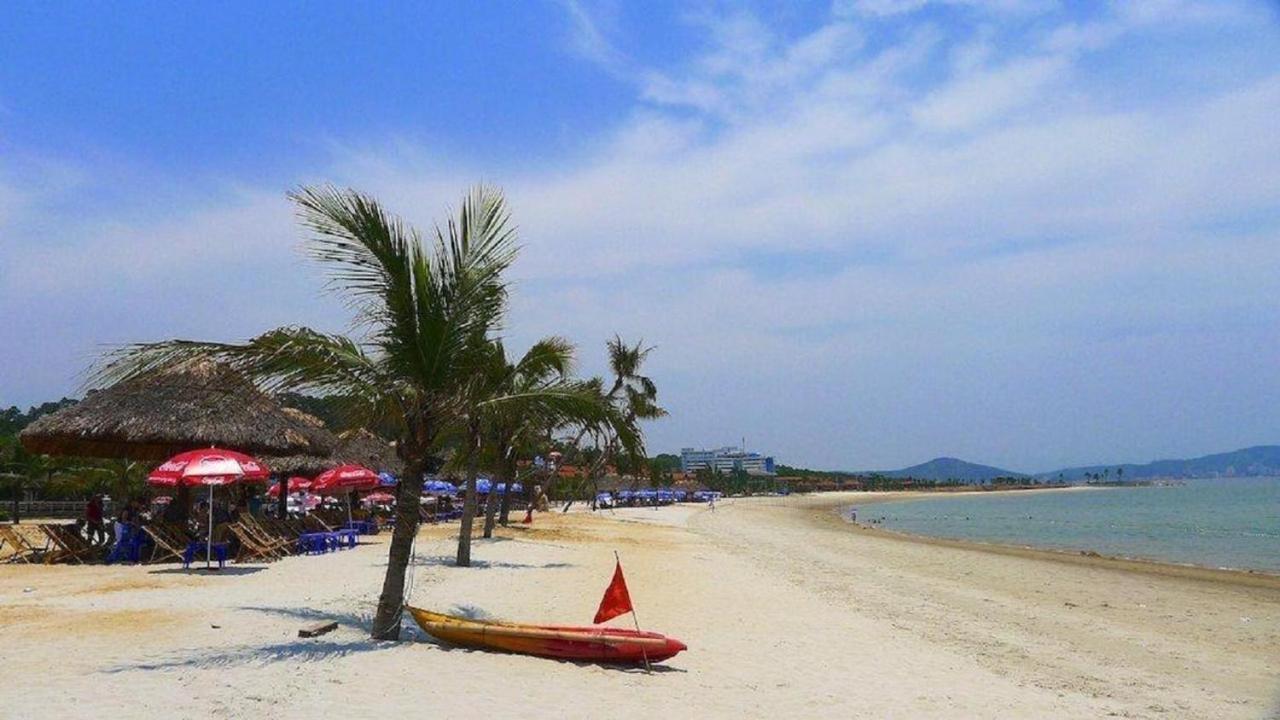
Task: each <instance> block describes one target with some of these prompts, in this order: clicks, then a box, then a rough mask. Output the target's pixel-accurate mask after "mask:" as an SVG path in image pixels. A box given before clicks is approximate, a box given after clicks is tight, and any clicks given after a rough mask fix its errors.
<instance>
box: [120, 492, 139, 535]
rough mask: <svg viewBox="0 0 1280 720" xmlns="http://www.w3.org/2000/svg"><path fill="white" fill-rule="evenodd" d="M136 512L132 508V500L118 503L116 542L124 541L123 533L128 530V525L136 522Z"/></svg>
mask: <svg viewBox="0 0 1280 720" xmlns="http://www.w3.org/2000/svg"><path fill="white" fill-rule="evenodd" d="M137 520H138V514H137V512H136V511H135V510H134V507H133V500H129V501H128V502H124V503H121V504H120V511H119V512H117V513H116V528H115V529H116V544H120V543H122V542H124V536H125V533H127V532H128V531H129V526H130V525H132V524H133V523H135V522H137Z"/></svg>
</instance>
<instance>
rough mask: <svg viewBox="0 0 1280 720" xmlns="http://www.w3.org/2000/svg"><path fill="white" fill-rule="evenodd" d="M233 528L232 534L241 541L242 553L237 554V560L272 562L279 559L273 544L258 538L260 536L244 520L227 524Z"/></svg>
mask: <svg viewBox="0 0 1280 720" xmlns="http://www.w3.org/2000/svg"><path fill="white" fill-rule="evenodd" d="M227 527H228V528H230V530H231V534H232V535H235V536H236V540H239V541H240V553H239V554H238V555H236V562H249V561H253V560H262V561H264V562H271V561H272V560H279V559H280V556H279V555H277V554H276V553H275V552H274V551H273V550H272V549H271V546H269V545H266V544H264V543H263V542H262V541H261V540H259V539H258V536H257V535H256V534H255V533H254V532H253V531H252V530H250V529H249V528H248V527H246V526H245V525H244V523H243V522H238V523H232V524H230V525H228V526H227Z"/></svg>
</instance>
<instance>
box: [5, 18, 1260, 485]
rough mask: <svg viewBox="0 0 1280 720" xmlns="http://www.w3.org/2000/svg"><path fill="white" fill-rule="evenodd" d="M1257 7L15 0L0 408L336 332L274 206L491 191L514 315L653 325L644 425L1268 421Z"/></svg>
mask: <svg viewBox="0 0 1280 720" xmlns="http://www.w3.org/2000/svg"><path fill="white" fill-rule="evenodd" d="M1277 116H1280V9H1278V8H1277V4H1276V3H1272V2H1245V1H1241V2H1207V1H1198V0H1151V1H1150V2H1143V3H1116V4H1107V3H1079V2H1071V3H1066V2H1061V3H1060V2H1054V1H1053V0H992V1H991V2H967V1H965V0H950V1H929V0H837V1H836V2H834V3H830V4H829V3H812V4H794V3H758V4H735V5H726V4H719V3H705V4H704V3H640V4H624V3H617V2H586V1H585V0H582V1H571V0H563V1H561V2H529V3H476V4H470V3H465V4H464V3H457V4H446V3H439V4H403V5H397V4H377V5H376V6H374V7H367V6H355V5H350V4H336V3H333V4H324V3H321V4H317V3H307V4H303V3H270V4H259V5H249V4H236V5H233V4H219V5H210V6H196V5H184V6H174V5H172V4H165V3H154V4H146V3H133V4H130V5H128V6H127V7H121V6H118V5H114V4H108V3H65V4H48V3H9V4H6V5H5V6H4V7H3V8H2V9H0V308H2V309H3V311H4V312H3V315H4V321H3V322H0V363H2V367H3V371H2V372H0V404H3V405H8V404H19V405H25V404H30V403H34V402H38V401H41V400H44V399H48V398H53V397H57V396H60V395H63V394H70V393H74V392H77V390H78V385H79V382H80V379H81V376H80V374H81V373H82V371H83V369H84V368H85V367H86V366H87V365H88V364H89V363H90V362H92V360H93V358H94V357H95V356H96V354H97V353H99V352H101V350H102V349H103V347H104V346H106V345H108V344H111V343H119V342H129V341H138V340H153V339H160V338H165V337H173V336H184V337H205V338H216V339H237V338H244V337H248V336H251V335H253V334H255V333H257V332H260V331H262V330H264V329H267V328H270V327H273V326H275V325H279V324H284V323H295V322H302V323H307V324H311V325H314V326H317V327H320V328H322V329H326V330H342V329H344V327H345V322H346V320H345V315H344V313H343V311H342V309H341V307H340V306H339V305H338V304H337V303H336V302H335V300H334V299H332V298H328V297H325V296H323V295H322V294H320V293H319V292H318V290H317V286H318V284H319V275H318V273H317V272H316V269H315V268H314V267H312V266H310V265H309V264H308V263H306V262H305V261H303V260H302V258H301V257H300V256H299V254H298V253H297V244H298V241H299V239H300V235H299V232H298V231H297V229H296V228H295V227H294V225H293V223H292V219H291V211H290V208H289V207H288V205H287V203H286V202H285V199H284V192H285V191H286V190H287V189H289V188H291V187H294V186H296V185H298V184H300V183H308V182H323V181H332V182H335V183H339V184H344V185H351V186H355V187H359V188H361V189H365V190H368V191H371V192H374V193H376V194H378V195H379V196H380V197H382V198H383V199H384V200H385V201H386V202H387V203H388V204H389V205H390V206H391V207H392V208H394V209H395V210H397V211H398V212H400V213H402V214H403V215H404V216H405V217H406V218H408V219H410V220H411V221H413V222H415V223H418V224H420V225H423V226H429V225H430V224H431V223H432V222H434V221H436V220H438V219H440V218H443V217H444V216H445V214H446V212H447V208H448V207H449V206H450V205H451V204H452V203H454V202H456V199H457V198H458V197H460V195H461V193H462V192H463V191H464V190H465V188H466V187H468V186H469V185H471V184H472V183H475V182H479V181H485V182H491V183H496V184H498V185H501V186H503V187H504V188H505V189H506V191H507V193H508V196H509V199H510V201H511V203H512V206H513V210H514V212H515V216H516V220H517V222H518V224H519V225H520V227H521V236H522V242H523V244H524V252H523V255H522V257H521V260H520V262H519V264H518V265H517V268H516V272H515V275H516V278H517V284H516V289H515V295H514V298H513V307H512V317H511V321H510V324H509V330H508V334H509V335H510V338H511V342H512V343H514V344H515V345H521V344H527V343H528V342H531V341H532V340H533V339H535V338H537V337H539V336H541V335H545V334H550V333H558V334H564V335H566V336H568V337H570V338H571V339H573V340H575V341H576V342H578V343H579V345H580V347H581V350H582V363H581V364H582V371H583V372H599V371H600V370H602V365H603V352H602V346H603V342H604V340H605V339H606V338H607V337H609V336H611V335H612V334H613V333H614V332H620V333H622V334H623V335H624V336H629V337H637V338H638V337H643V338H644V339H645V340H647V341H649V342H651V343H653V344H656V345H657V346H658V351H657V352H656V353H655V354H654V356H653V361H652V363H653V367H652V372H653V373H654V375H655V376H656V377H657V379H658V380H659V382H660V386H661V388H662V390H663V395H664V402H665V404H666V405H667V406H668V407H669V409H670V410H671V411H672V415H671V417H670V418H669V419H667V420H664V421H662V422H661V423H657V424H655V425H654V426H653V427H652V428H651V429H650V445H651V447H652V449H653V450H655V451H657V450H673V449H676V448H679V447H680V446H682V445H719V444H727V443H731V442H736V441H737V440H738V439H739V438H741V437H744V436H745V437H746V438H747V442H748V444H749V445H752V446H755V447H758V448H759V449H762V450H765V451H768V452H771V453H773V454H774V455H776V456H777V457H778V458H779V459H780V460H781V461H783V462H788V463H797V464H808V465H810V466H815V467H828V468H887V467H896V466H902V465H906V464H910V463H914V462H918V461H921V460H925V459H928V458H929V457H932V456H934V455H943V454H945V455H956V456H960V457H965V458H968V459H973V460H976V461H981V462H988V463H992V464H997V465H1002V466H1006V467H1011V468H1013V469H1018V470H1043V469H1048V468H1052V467H1055V466H1059V465H1065V464H1074V463H1086V462H1111V461H1122V460H1145V459H1149V458H1154V457H1162V456H1170V455H1191V454H1198V453H1203V452H1210V451H1216V450H1224V449H1229V448H1234V447H1238V446H1244V445H1249V444H1259V443H1275V442H1280V435H1278V434H1277V432H1278V431H1277V428H1280V372H1277V368H1280V304H1278V303H1277V302H1276V300H1275V298H1276V297H1280V124H1278V123H1277V120H1276V117H1277Z"/></svg>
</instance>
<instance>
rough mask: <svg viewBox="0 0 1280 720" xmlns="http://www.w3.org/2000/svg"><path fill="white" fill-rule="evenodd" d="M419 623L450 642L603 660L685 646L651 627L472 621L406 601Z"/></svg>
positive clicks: (649, 657) (655, 658)
mask: <svg viewBox="0 0 1280 720" xmlns="http://www.w3.org/2000/svg"><path fill="white" fill-rule="evenodd" d="M405 609H407V610H408V611H409V614H411V615H413V619H414V621H415V622H417V623H418V626H419V627H421V628H422V629H423V631H425V632H426V633H427V634H429V635H431V636H432V637H434V638H437V639H439V640H443V641H444V642H447V643H449V644H451V645H458V646H461V647H473V648H482V649H486V650H503V651H506V652H513V653H521V654H524V655H537V656H539V657H550V658H560V659H563V660H579V661H587V662H606V663H628V664H632V663H643V662H645V661H648V662H660V661H662V660H666V659H668V658H671V657H674V656H675V655H676V654H677V653H679V652H681V651H682V650H686V649H687V648H686V646H685V644H684V643H682V642H680V641H679V640H676V639H675V638H669V637H667V636H665V635H662V634H660V633H655V632H644V631H639V630H623V629H620V628H611V627H602V626H589V627H574V626H560V625H521V624H518V623H508V622H496V621H487V620H471V619H469V618H463V617H457V616H454V615H445V614H443V613H436V612H431V611H429V610H421V609H419V608H415V607H411V606H408V605H406V606H405Z"/></svg>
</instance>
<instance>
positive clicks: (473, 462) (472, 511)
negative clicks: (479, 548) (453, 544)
mask: <svg viewBox="0 0 1280 720" xmlns="http://www.w3.org/2000/svg"><path fill="white" fill-rule="evenodd" d="M469 435H470V438H469V439H470V443H468V444H469V446H470V448H471V457H470V458H468V459H467V489H466V492H465V493H464V494H463V500H462V523H461V527H459V528H458V563H457V564H458V567H471V528H472V525H473V524H474V523H475V516H476V474H477V473H479V471H480V467H479V466H480V431H479V428H478V427H475V426H474V425H473V427H472V429H471V432H470V433H469ZM489 492H490V494H492V493H493V487H492V486H490V488H489Z"/></svg>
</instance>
